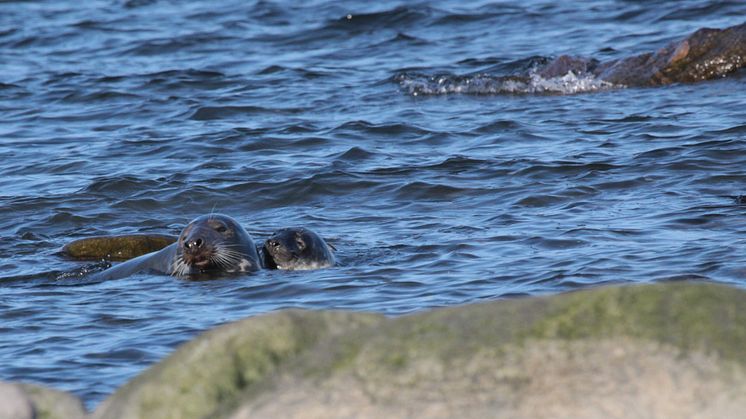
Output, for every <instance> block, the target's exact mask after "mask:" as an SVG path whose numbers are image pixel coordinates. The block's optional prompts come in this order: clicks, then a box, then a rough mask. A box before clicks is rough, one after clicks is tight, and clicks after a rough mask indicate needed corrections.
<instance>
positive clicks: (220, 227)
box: [215, 225, 228, 233]
mask: <svg viewBox="0 0 746 419" xmlns="http://www.w3.org/2000/svg"><path fill="white" fill-rule="evenodd" d="M215 230H216V231H217V232H218V233H225V232H226V231H228V228H227V227H226V226H222V225H221V226H218V228H216V229H215Z"/></svg>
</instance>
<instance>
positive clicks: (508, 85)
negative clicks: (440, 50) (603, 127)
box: [394, 71, 623, 96]
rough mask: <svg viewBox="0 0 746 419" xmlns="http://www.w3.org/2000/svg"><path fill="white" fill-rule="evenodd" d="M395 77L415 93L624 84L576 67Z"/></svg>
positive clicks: (581, 89)
mask: <svg viewBox="0 0 746 419" xmlns="http://www.w3.org/2000/svg"><path fill="white" fill-rule="evenodd" d="M394 80H395V81H397V82H398V83H399V87H400V88H401V89H402V90H403V91H404V92H406V93H407V94H409V95H412V96H437V95H446V94H454V93H456V94H467V95H502V94H575V93H585V92H596V91H602V90H609V89H613V88H620V87H623V86H618V85H614V84H613V83H609V82H607V81H604V80H601V79H598V78H597V77H596V76H594V75H593V74H590V73H581V74H575V73H574V72H572V71H569V72H567V74H565V75H563V76H558V77H550V78H544V77H542V76H540V75H539V74H538V73H537V72H536V71H530V72H529V74H528V75H527V76H494V75H488V74H476V75H469V76H456V75H450V74H441V75H425V74H413V73H402V74H398V75H397V76H395V77H394Z"/></svg>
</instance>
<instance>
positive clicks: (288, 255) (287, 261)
mask: <svg viewBox="0 0 746 419" xmlns="http://www.w3.org/2000/svg"><path fill="white" fill-rule="evenodd" d="M332 249H333V248H332V247H331V246H330V245H329V244H327V243H326V241H325V240H324V239H322V238H321V237H320V236H319V235H318V234H316V233H314V232H313V231H311V230H309V229H307V228H302V227H296V228H284V229H282V230H279V231H277V232H275V233H274V234H273V235H272V236H271V237H270V238H269V239H267V241H265V242H264V247H263V249H262V254H263V256H264V266H265V267H266V268H267V269H285V270H290V271H292V270H310V269H320V268H328V267H330V266H333V265H334V254H333V253H332Z"/></svg>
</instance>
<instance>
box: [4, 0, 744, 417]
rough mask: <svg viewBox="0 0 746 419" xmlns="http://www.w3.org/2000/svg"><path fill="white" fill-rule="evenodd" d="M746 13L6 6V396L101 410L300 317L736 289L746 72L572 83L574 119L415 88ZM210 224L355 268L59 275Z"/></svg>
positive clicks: (425, 5) (608, 52)
mask: <svg viewBox="0 0 746 419" xmlns="http://www.w3.org/2000/svg"><path fill="white" fill-rule="evenodd" d="M744 15H746V6H744V5H743V3H742V2H738V1H713V0H707V1H705V0H701V1H700V0H698V1H668V2H658V3H656V4H655V6H653V5H651V4H648V3H646V2H636V1H621V0H618V1H611V0H610V1H599V2H593V3H592V5H590V6H589V3H587V2H581V1H567V2H559V3H558V2H554V1H539V0H536V1H513V0H510V1H501V2H486V1H483V2H470V3H469V4H466V5H464V4H462V3H461V2H456V1H444V2H435V3H433V2H403V1H384V2H377V3H376V4H375V5H372V4H368V2H362V1H352V2H346V3H345V4H339V3H338V2H331V1H322V0H318V1H312V2H305V3H304V4H303V5H298V4H296V2H288V1H258V2H244V1H223V2H220V3H212V2H209V3H208V2H205V3H197V2H194V3H189V2H175V1H174V2H169V1H135V0H130V1H96V2H85V3H80V2H71V1H54V2H51V1H49V2H12V1H11V2H4V3H2V5H0V58H1V59H0V74H2V76H1V77H0V121H2V122H0V158H1V159H2V165H1V166H0V167H1V169H0V171H1V172H2V176H0V215H2V216H1V217H0V237H2V238H3V243H4V245H3V246H1V247H0V379H3V380H24V381H31V382H37V383H42V384H45V385H49V386H53V387H56V388H60V389H65V390H69V391H72V392H74V393H76V394H77V395H80V396H81V397H83V398H84V400H85V401H86V403H87V404H88V406H89V407H92V406H95V405H96V404H97V403H98V402H100V401H101V400H102V399H103V398H104V397H106V396H107V395H108V394H110V393H111V392H112V391H113V390H114V389H115V388H116V387H117V386H119V385H121V384H123V383H124V382H125V381H127V380H128V379H130V378H132V377H133V376H134V375H135V374H137V373H139V372H140V371H142V370H143V369H144V368H146V367H147V366H149V365H151V364H153V363H154V362H156V361H158V360H159V359H161V358H163V357H164V356H166V355H167V354H168V353H169V352H171V351H172V350H173V349H174V347H176V346H177V345H178V344H179V343H182V342H184V341H187V340H189V339H191V338H193V337H194V336H196V335H197V334H198V333H199V332H200V331H203V330H205V329H208V328H210V327H213V326H215V325H217V324H220V323H224V322H228V321H231V320H235V319H239V318H243V317H246V316H251V315H257V314H261V313H266V312H269V311H273V310H277V309H282V308H288V307H301V308H309V309H347V310H358V311H375V312H381V313H385V314H388V315H399V314H404V313H409V312H414V311H418V310H423V309H426V308H431V307H439V306H450V305H456V304H465V303H469V302H475V301H484V300H494V299H498V298H508V297H515V296H523V295H536V294H545V293H555V292H560V291H565V290H570V289H577V288H580V287H587V286H596V285H600V284H608V283H642V282H650V281H664V280H675V279H681V278H687V277H696V278H708V279H710V280H714V281H718V282H723V283H728V284H733V285H737V286H742V285H743V284H744V280H745V278H746V271H744V267H743V263H742V259H743V254H744V251H743V249H744V248H746V240H745V239H744V237H746V236H745V235H744V233H746V224H745V223H744V221H743V220H744V213H745V212H746V207H744V206H743V205H741V204H738V202H737V200H736V199H735V197H737V196H738V195H740V194H742V193H746V190H745V189H744V182H746V172H745V171H744V169H743V168H744V167H746V123H744V121H746V106H744V100H743V97H744V96H743V92H744V88H745V87H746V80H745V79H744V77H743V74H742V73H739V74H736V75H734V76H732V77H729V78H726V79H723V80H717V81H712V82H705V83H700V84H696V85H673V86H668V87H662V88H649V89H618V88H616V89H606V88H600V89H597V88H596V87H599V86H593V85H590V87H588V88H581V89H577V87H578V86H579V85H578V82H577V81H575V82H573V81H572V80H570V81H569V85H568V86H569V88H570V90H568V93H569V92H574V91H577V90H586V91H587V92H585V93H578V94H557V92H554V93H551V94H547V93H544V94H524V93H521V92H514V93H513V94H491V93H494V92H490V91H485V90H479V89H477V90H476V91H469V90H468V89H467V90H466V91H465V93H454V92H455V91H457V90H454V89H450V90H449V89H440V90H439V89H437V88H436V89H432V91H423V90H422V89H419V90H418V86H419V87H422V86H423V85H424V86H426V87H427V86H429V87H437V86H438V85H439V83H440V85H443V84H448V85H453V84H454V83H457V82H465V81H469V82H473V81H474V80H479V79H480V78H481V79H484V80H489V78H490V77H497V76H503V75H508V74H512V73H514V72H516V71H519V70H522V69H525V67H526V66H527V65H528V66H530V65H531V63H532V62H533V61H536V60H542V59H546V58H547V57H552V56H556V55H559V54H568V53H569V54H575V55H581V56H592V57H595V58H598V59H601V60H606V59H612V58H619V57H623V56H627V55H632V54H637V53H641V52H645V51H653V50H656V49H657V48H660V47H662V46H664V45H665V44H666V43H668V42H671V41H673V40H676V39H680V38H682V37H684V36H686V35H687V34H689V33H691V32H692V31H694V30H696V29H697V28H700V27H705V26H708V27H725V26H731V25H735V24H738V23H742V20H743V16H744ZM440 80H442V81H440ZM551 82H558V81H557V80H555V81H551ZM560 82H561V81H560ZM565 82H567V80H565ZM573 83H574V84H573ZM601 87H603V86H601ZM458 91H462V92H464V90H463V89H462V90H458ZM211 211H217V212H222V213H226V214H229V215H232V216H234V217H235V218H237V219H238V220H239V221H240V222H241V223H242V224H243V225H244V226H246V228H247V229H248V230H249V231H250V232H251V233H252V235H253V236H254V237H255V239H257V240H258V241H259V240H263V239H264V238H266V237H267V236H269V234H270V233H271V232H272V231H273V230H275V229H277V228H280V227H286V226H295V225H303V226H308V227H310V228H312V229H314V230H316V231H318V232H320V233H321V234H322V235H324V236H325V237H327V238H328V239H329V241H330V242H332V243H333V244H334V245H335V247H336V248H337V249H339V251H338V260H339V266H338V267H335V268H333V269H326V270H319V271H312V272H281V271H263V272H260V273H258V274H256V275H252V276H247V277H244V278H239V279H236V278H226V279H219V280H215V281H200V282H190V281H183V280H176V279H173V278H169V277H163V276H157V275H148V274H141V275H135V276H132V277H130V278H126V279H123V280H117V281H110V282H92V281H90V280H87V279H86V277H85V275H82V273H84V272H85V269H86V263H81V262H74V261H69V260H65V259H62V258H60V257H59V255H58V254H57V252H58V251H59V249H60V247H61V246H62V245H64V244H65V243H67V242H69V241H71V240H73V239H77V238H82V237H88V236H92V235H97V234H117V233H135V232H138V233H148V232H154V233H155V232H157V233H172V234H176V233H178V232H179V231H180V229H181V228H182V227H183V226H184V225H186V224H187V223H188V222H189V221H190V220H191V219H193V218H194V217H196V216H198V215H201V214H204V213H209V212H211ZM96 266H97V265H94V266H92V268H93V269H95V268H96ZM78 274H81V275H78Z"/></svg>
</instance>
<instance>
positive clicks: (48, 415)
mask: <svg viewBox="0 0 746 419" xmlns="http://www.w3.org/2000/svg"><path fill="white" fill-rule="evenodd" d="M85 414H86V413H85V409H84V407H83V403H81V401H80V399H78V398H77V397H75V396H73V395H72V394H69V393H65V392H62V391H58V390H52V389H49V388H46V387H41V386H37V385H33V384H25V383H7V382H0V419H80V418H83V417H84V416H85Z"/></svg>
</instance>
